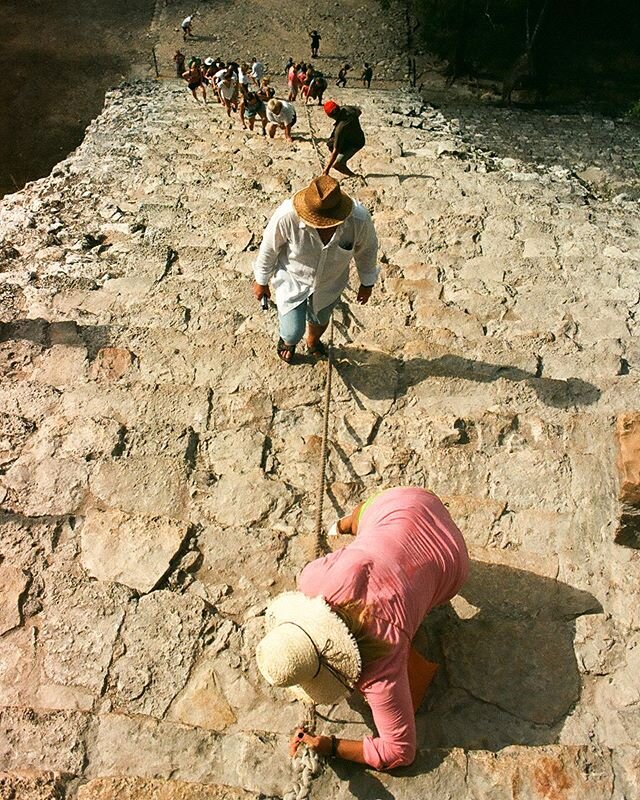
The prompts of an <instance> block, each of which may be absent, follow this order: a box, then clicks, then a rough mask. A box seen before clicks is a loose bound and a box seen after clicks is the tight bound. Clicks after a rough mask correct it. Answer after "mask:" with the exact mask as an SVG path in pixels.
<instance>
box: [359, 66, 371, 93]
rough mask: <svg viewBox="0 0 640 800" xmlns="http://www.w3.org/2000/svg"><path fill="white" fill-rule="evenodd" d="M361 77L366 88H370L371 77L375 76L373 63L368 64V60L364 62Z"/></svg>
mask: <svg viewBox="0 0 640 800" xmlns="http://www.w3.org/2000/svg"><path fill="white" fill-rule="evenodd" d="M360 77H361V78H362V85H363V87H364V88H365V89H370V88H371V79H372V78H373V69H372V67H371V65H370V64H368V63H367V62H366V61H365V62H364V65H363V67H362V75H361V76H360Z"/></svg>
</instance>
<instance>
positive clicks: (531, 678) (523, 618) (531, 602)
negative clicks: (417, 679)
mask: <svg viewBox="0 0 640 800" xmlns="http://www.w3.org/2000/svg"><path fill="white" fill-rule="evenodd" d="M460 596H461V597H462V598H463V601H462V602H461V601H460V600H458V601H455V602H456V607H457V609H458V612H459V613H456V612H454V610H453V607H452V606H451V605H447V606H443V607H441V608H438V609H434V611H433V612H432V613H431V614H430V615H429V617H428V618H427V619H426V620H425V623H424V626H423V628H424V631H425V632H426V633H427V638H428V640H429V643H430V644H429V647H428V648H427V650H428V652H427V656H428V657H429V658H431V659H433V660H434V661H437V662H439V663H440V664H441V665H442V668H441V669H440V671H439V673H438V676H437V678H436V681H435V683H434V685H433V687H432V689H431V690H430V693H429V695H428V697H427V702H426V706H423V709H422V710H421V711H420V712H419V713H418V722H417V725H418V730H419V743H420V744H421V746H426V747H429V748H433V747H447V748H448V747H462V748H464V749H467V750H468V749H484V750H499V749H501V748H503V747H506V746H509V745H541V744H552V743H554V742H556V741H557V740H558V734H559V732H560V730H561V728H562V723H563V721H564V720H565V718H566V717H567V715H568V714H569V713H570V712H571V710H572V709H573V707H574V705H575V704H576V702H577V701H578V700H579V698H580V691H581V683H580V674H579V671H578V665H577V662H576V657H575V652H574V645H573V640H574V635H575V624H574V620H575V619H576V618H577V617H579V616H582V615H584V614H597V613H601V612H602V608H601V606H600V604H599V602H598V601H597V600H596V599H595V598H594V597H593V596H592V595H590V594H589V593H588V592H584V591H581V590H578V589H574V588H573V587H571V586H568V585H567V584H563V583H561V582H559V581H556V580H553V579H551V578H544V577H541V576H539V575H536V574H534V573H532V572H526V571H524V570H520V569H514V568H512V567H507V566H504V565H500V564H488V563H483V562H479V561H473V562H472V566H471V572H470V575H469V579H468V581H467V583H466V584H465V586H464V587H463V589H462V591H461V592H460ZM465 601H466V602H465Z"/></svg>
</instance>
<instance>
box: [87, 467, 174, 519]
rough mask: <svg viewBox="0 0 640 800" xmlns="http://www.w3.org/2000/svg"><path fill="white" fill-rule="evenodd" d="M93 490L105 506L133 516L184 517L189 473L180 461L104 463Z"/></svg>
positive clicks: (96, 472)
mask: <svg viewBox="0 0 640 800" xmlns="http://www.w3.org/2000/svg"><path fill="white" fill-rule="evenodd" d="M90 487H91V491H92V492H93V494H94V495H95V496H96V497H98V498H99V499H100V500H102V502H104V503H105V504H106V505H108V506H110V507H112V508H120V509H122V510H123V511H127V512H129V513H131V514H149V515H150V516H153V515H157V514H162V515H165V516H167V517H173V518H178V519H179V518H181V517H183V516H184V508H185V503H186V500H187V483H186V474H185V467H184V463H181V462H179V461H178V460H177V459H171V458H162V457H160V456H158V457H157V458H148V457H145V458H128V459H120V460H114V461H102V462H101V463H99V464H98V465H97V467H96V469H95V470H94V472H93V474H92V476H91V481H90Z"/></svg>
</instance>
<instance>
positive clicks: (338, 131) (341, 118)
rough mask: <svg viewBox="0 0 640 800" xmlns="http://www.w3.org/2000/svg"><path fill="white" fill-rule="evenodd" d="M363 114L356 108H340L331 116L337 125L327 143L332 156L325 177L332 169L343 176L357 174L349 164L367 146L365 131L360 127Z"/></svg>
mask: <svg viewBox="0 0 640 800" xmlns="http://www.w3.org/2000/svg"><path fill="white" fill-rule="evenodd" d="M361 114H362V111H361V110H360V109H359V108H356V107H355V106H339V107H338V108H337V109H336V110H335V111H333V112H332V113H331V114H330V115H329V116H330V117H331V119H332V120H334V123H335V124H334V126H333V130H332V131H331V136H330V137H329V139H328V141H327V147H328V148H329V150H331V156H330V157H329V161H328V162H327V166H326V167H325V170H324V172H325V175H328V174H329V171H330V170H331V169H335V170H337V171H338V172H341V173H342V174H343V175H349V176H352V175H354V174H355V173H354V172H352V171H351V170H350V169H349V167H348V166H347V162H348V161H349V159H350V158H353V156H354V155H355V154H356V153H357V152H358V151H359V150H362V148H363V147H364V145H365V138H364V131H363V130H362V128H361V127H360V115H361Z"/></svg>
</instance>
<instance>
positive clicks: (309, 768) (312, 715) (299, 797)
mask: <svg viewBox="0 0 640 800" xmlns="http://www.w3.org/2000/svg"><path fill="white" fill-rule="evenodd" d="M305 111H306V112H307V120H308V123H309V133H310V134H311V142H312V144H313V147H314V149H315V151H316V155H317V157H318V161H319V163H320V167H321V168H322V166H323V160H322V151H321V149H320V145H319V143H318V138H317V136H316V134H315V131H314V129H313V124H312V121H311V114H310V113H309V108H308V106H307V105H305ZM361 180H362V181H363V183H364V184H365V185H366V180H365V179H364V177H362V176H361ZM328 338H329V342H328V346H327V372H326V376H325V391H324V411H323V417H322V445H321V449H320V470H319V476H318V488H317V494H316V518H315V528H314V534H313V535H314V539H313V558H314V559H316V558H319V557H320V556H321V555H322V554H323V551H324V549H325V538H324V529H323V526H322V511H323V508H324V494H325V486H326V474H327V460H328V456H329V411H330V406H331V378H332V373H333V314H332V315H331V318H330V320H329V337H328ZM298 727H299V728H302V729H303V730H304V731H306V732H308V733H315V729H316V707H315V704H314V703H304V704H303V711H302V715H301V719H300V722H299V724H298ZM321 767H322V760H321V758H320V756H319V755H318V753H317V752H316V751H315V750H314V749H313V748H311V747H305V746H304V745H301V746H300V747H298V750H297V753H296V756H295V758H294V759H293V771H294V774H295V779H294V785H293V788H292V789H291V791H289V792H287V793H286V794H285V795H284V797H283V800H309V798H310V797H311V782H312V780H313V778H314V777H315V776H316V775H317V774H318V773H319V772H320V769H321Z"/></svg>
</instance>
